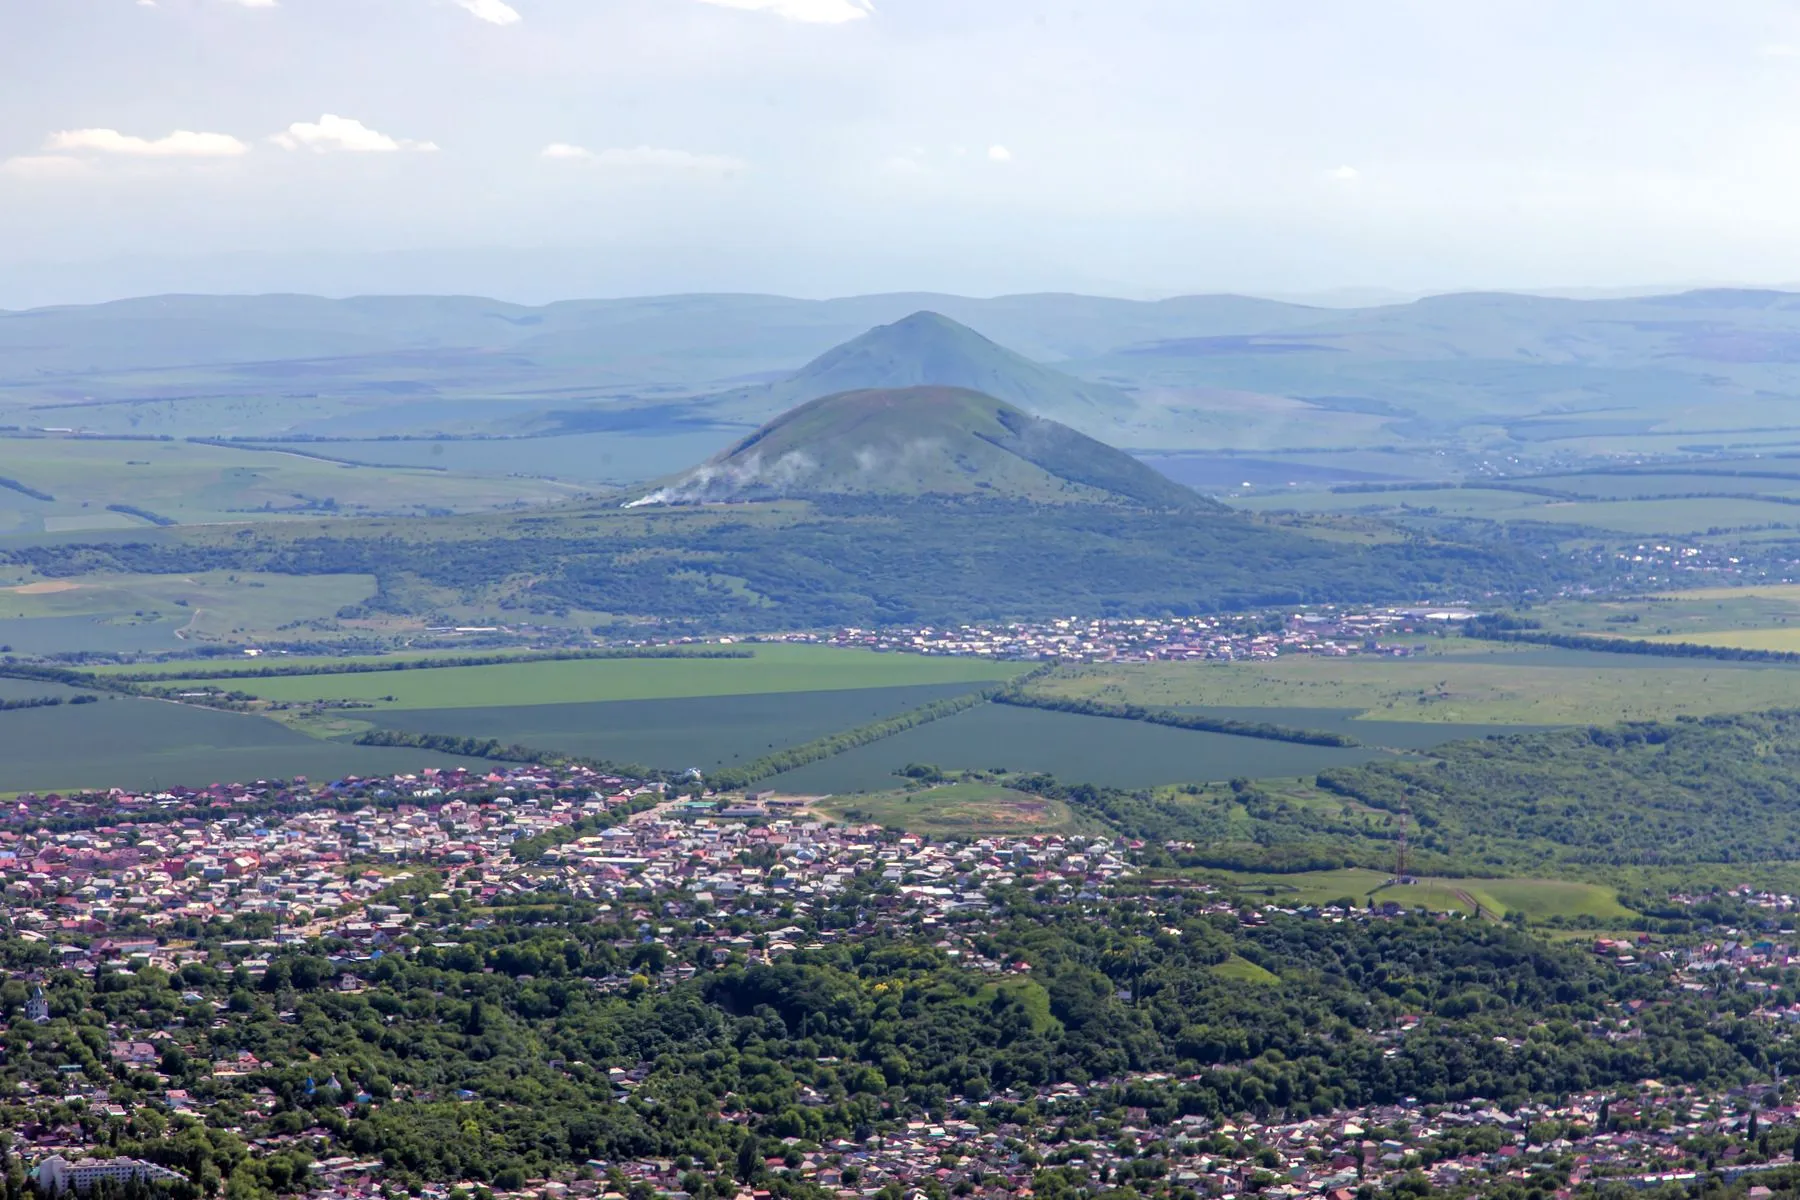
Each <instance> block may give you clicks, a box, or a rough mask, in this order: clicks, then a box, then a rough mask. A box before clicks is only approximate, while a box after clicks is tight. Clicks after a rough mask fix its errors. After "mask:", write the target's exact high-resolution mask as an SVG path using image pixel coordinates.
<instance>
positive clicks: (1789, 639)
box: [1645, 626, 1800, 654]
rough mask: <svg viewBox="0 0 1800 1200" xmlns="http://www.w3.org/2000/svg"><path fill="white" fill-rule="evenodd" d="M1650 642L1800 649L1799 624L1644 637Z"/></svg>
mask: <svg viewBox="0 0 1800 1200" xmlns="http://www.w3.org/2000/svg"><path fill="white" fill-rule="evenodd" d="M1645 640H1646V641H1652V642H1677V643H1689V644H1692V645H1699V646H1725V647H1729V648H1730V649H1733V650H1776V651H1780V652H1782V653H1784V654H1792V653H1794V652H1795V651H1800V626H1795V627H1791V628H1777V629H1733V630H1721V631H1718V632H1711V633H1708V632H1694V633H1666V634H1656V635H1653V636H1651V637H1648V638H1646V639H1645Z"/></svg>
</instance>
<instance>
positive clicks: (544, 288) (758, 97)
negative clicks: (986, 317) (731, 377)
mask: <svg viewBox="0 0 1800 1200" xmlns="http://www.w3.org/2000/svg"><path fill="white" fill-rule="evenodd" d="M0 230H4V231H5V235H4V237H0V306H8V307H18V306H22V305H25V304H29V303H40V302H48V301H61V300H85V299H96V298H102V297H105V296H110V295H120V294H129V293H138V292H145V291H156V290H178V289H188V290H202V289H204V290H221V291H223V290H231V291H243V290H276V289H295V290H298V289H306V290H317V291H323V292H328V293H344V292H351V291H412V290H434V291H449V290H457V291H470V292H488V293H500V294H503V295H505V296H506V297H507V298H512V299H519V300H526V301H536V300H543V299H547V298H552V297H555V296H563V295H607V294H624V293H643V292H666V291H680V290H754V291H772V292H784V293H789V294H796V295H818V296H822V295H834V294H844V293H850V292H868V291H885V290H901V289H933V290H944V291H962V292H970V293H982V294H986V293H995V292H1003V291H1020V290H1049V289H1055V290H1081V291H1102V292H1112V293H1116V294H1129V295H1146V294H1167V293H1172V292H1179V291H1217V290H1238V291H1259V292H1283V293H1294V292H1311V291H1318V290H1324V289H1332V288H1340V287H1378V288H1393V289H1400V290H1408V291H1412V290H1428V289H1435V290H1442V289H1451V288H1460V287H1532V286H1574V285H1591V286H1615V285H1633V284H1641V283H1663V282H1670V283H1672V282H1689V281H1693V282H1700V281H1706V282H1713V281H1727V280H1729V281H1762V282H1778V281H1792V280H1800V4H1796V3H1795V2H1794V0H1781V2H1779V3H1777V2H1775V0H1733V2H1732V3H1730V4H1723V5H1718V4H1698V3H1694V2H1693V0H1452V2H1446V0H1355V2H1354V3H1346V2H1343V0H1316V2H1308V0H1292V2H1290V0H155V3H151V2H150V0H0Z"/></svg>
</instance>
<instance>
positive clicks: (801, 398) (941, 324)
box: [721, 312, 1137, 432]
mask: <svg viewBox="0 0 1800 1200" xmlns="http://www.w3.org/2000/svg"><path fill="white" fill-rule="evenodd" d="M913 387H951V388H966V389H968V390H970V391H976V392H980V393H982V394H984V395H988V396H992V397H994V398H995V399H997V400H1005V401H1007V402H1009V403H1011V404H1015V405H1017V406H1018V407H1020V408H1022V409H1024V410H1025V411H1027V412H1029V413H1033V414H1035V415H1037V416H1040V417H1048V418H1050V419H1051V420H1055V421H1062V422H1064V423H1065V424H1069V425H1074V426H1076V427H1078V428H1081V429H1084V430H1087V431H1089V432H1099V431H1103V430H1106V429H1110V428H1114V427H1117V426H1119V425H1121V424H1122V423H1124V422H1125V421H1126V420H1127V419H1128V418H1129V417H1130V415H1131V414H1132V413H1133V411H1134V410H1135V409H1136V407H1137V404H1136V402H1135V401H1134V400H1133V399H1132V398H1131V397H1130V396H1129V395H1127V394H1126V393H1125V392H1123V391H1121V390H1120V389H1118V388H1116V387H1113V386H1112V385H1111V384H1105V383H1094V382H1091V381H1089V380H1085V379H1076V378H1075V377H1074V376H1072V375H1065V374H1063V373H1062V372H1061V371H1057V370H1054V369H1053V368H1050V367H1046V366H1044V365H1043V364H1041V363H1035V362H1032V361H1031V360H1030V359H1028V358H1026V357H1025V356H1024V355H1021V354H1016V353H1014V352H1013V351H1011V350H1008V349H1006V347H1004V346H1001V345H999V344H997V343H995V342H993V341H990V340H989V339H987V338H985V337H983V336H982V335H981V334H979V333H976V332H975V331H974V330H973V329H970V328H969V327H968V326H967V325H962V324H959V323H957V322H956V321H952V320H951V319H950V318H948V317H945V316H942V315H940V314H938V313H935V312H916V313H913V314H912V315H911V316H909V317H906V318H904V319H902V320H899V321H895V322H894V323H893V324H891V325H880V326H877V327H876V328H874V329H871V330H869V331H868V332H867V333H865V334H862V335H861V336H859V337H856V338H852V339H851V340H850V341H848V342H845V343H843V344H842V345H840V346H836V347H833V348H832V349H830V350H827V351H826V352H825V353H824V354H821V355H820V356H819V357H817V358H815V359H813V360H812V361H811V362H809V363H807V364H806V366H804V367H802V368H801V369H800V370H799V371H798V372H796V373H795V374H794V375H792V376H790V377H789V378H787V379H784V380H782V381H780V382H779V383H772V384H768V385H766V386H764V387H757V388H745V389H741V390H739V391H737V392H734V393H731V394H729V395H728V396H726V397H721V404H722V407H724V408H726V409H727V410H729V411H732V412H734V413H735V412H745V413H747V414H748V415H751V416H753V417H756V418H766V417H768V416H769V415H770V414H772V413H777V412H783V411H785V410H787V409H790V408H793V407H794V406H795V405H798V404H804V403H806V402H807V401H809V400H817V399H819V398H820V397H822V396H835V395H838V394H839V393H842V392H853V391H866V390H871V389H892V388H913Z"/></svg>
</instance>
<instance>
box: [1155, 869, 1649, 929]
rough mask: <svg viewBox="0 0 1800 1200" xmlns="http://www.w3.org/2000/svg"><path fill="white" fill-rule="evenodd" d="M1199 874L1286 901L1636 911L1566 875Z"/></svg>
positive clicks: (1617, 915)
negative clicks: (1397, 878)
mask: <svg viewBox="0 0 1800 1200" xmlns="http://www.w3.org/2000/svg"><path fill="white" fill-rule="evenodd" d="M1154 877H1155V876H1154V875H1153V876H1152V878H1154ZM1195 877H1200V878H1212V879H1218V880H1222V881H1226V882H1229V883H1231V884H1232V885H1234V886H1235V887H1236V888H1238V890H1240V891H1242V892H1245V893H1247V894H1249V895H1253V896H1260V897H1266V898H1267V899H1269V900H1271V901H1273V902H1275V903H1277V904H1282V905H1303V904H1331V903H1333V902H1335V901H1339V900H1345V899H1348V900H1354V901H1356V902H1357V904H1358V905H1359V906H1366V905H1367V904H1368V903H1370V902H1371V901H1373V902H1374V903H1377V904H1385V903H1387V902H1389V901H1392V902H1394V903H1396V904H1400V905H1402V906H1404V907H1406V908H1425V909H1428V910H1430V911H1432V912H1460V913H1467V914H1469V915H1471V916H1473V915H1474V914H1475V912H1476V910H1477V908H1479V909H1480V911H1481V912H1482V913H1483V914H1484V915H1486V916H1490V917H1501V916H1505V915H1506V914H1507V913H1511V912H1519V913H1523V914H1524V915H1525V916H1526V917H1527V918H1528V919H1530V920H1533V921H1544V920H1549V919H1551V918H1553V917H1563V918H1573V917H1594V918H1597V919H1600V920H1626V919H1629V918H1631V917H1632V916H1634V915H1635V914H1634V913H1632V911H1631V910H1630V909H1628V908H1626V907H1625V906H1624V905H1623V904H1620V903H1619V897H1618V894H1617V893H1616V892H1615V891H1614V890H1613V889H1612V888H1610V887H1608V886H1606V885H1604V884H1598V883H1581V882H1576V881H1573V880H1566V879H1456V878H1440V877H1419V878H1417V879H1416V880H1415V882H1413V883H1410V884H1401V883H1396V882H1394V879H1393V875H1392V874H1391V873H1390V872H1386V871H1371V870H1367V869H1364V868H1360V867H1348V868H1345V869H1343V870H1338V871H1305V872H1299V873H1296V874H1269V873H1258V872H1248V871H1205V872H1198V873H1195Z"/></svg>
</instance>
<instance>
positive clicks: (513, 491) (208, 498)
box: [0, 437, 583, 534]
mask: <svg viewBox="0 0 1800 1200" xmlns="http://www.w3.org/2000/svg"><path fill="white" fill-rule="evenodd" d="M0 476H4V477H6V478H9V479H14V480H17V481H18V482H20V483H22V484H24V485H25V486H27V487H29V488H31V489H33V490H34V491H36V492H38V493H41V494H42V495H46V496H50V497H51V499H49V500H43V499H39V498H36V497H32V496H28V495H26V494H24V493H21V492H19V491H16V490H12V489H0V534H4V533H44V532H51V533H57V532H74V531H78V530H86V529H102V528H132V527H140V528H147V527H149V526H150V524H151V523H150V522H149V521H146V520H144V519H143V518H141V517H139V516H136V515H133V514H129V513H115V512H110V511H108V509H107V506H108V505H111V504H119V505H129V506H131V507H133V508H136V509H142V510H144V511H147V512H151V513H154V514H156V515H157V516H160V517H166V518H169V519H170V520H173V521H177V522H179V523H181V524H211V523H217V522H238V521H250V520H271V519H280V518H283V517H294V516H312V517H317V516H374V515H426V514H431V513H447V512H472V511H478V510H482V509H497V508H505V507H510V506H513V505H519V504H543V503H549V502H552V501H556V500H567V499H573V498H575V497H577V496H580V495H582V494H583V489H582V488H580V487H577V486H573V485H569V484H561V483H555V482H552V481H549V480H543V479H529V478H512V477H494V476H484V475H469V474H461V473H458V472H452V471H433V470H427V469H405V468H392V467H379V466H352V465H346V464H343V463H336V462H326V461H323V460H321V459H318V458H311V457H306V456H304V455H300V454H293V453H283V452H266V451H253V450H242V449H236V448H231V447H223V446H209V445H201V444H197V443H194V442H186V441H152V440H142V441H106V440H100V439H89V438H56V437H50V438H19V437H10V438H9V437H0Z"/></svg>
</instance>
